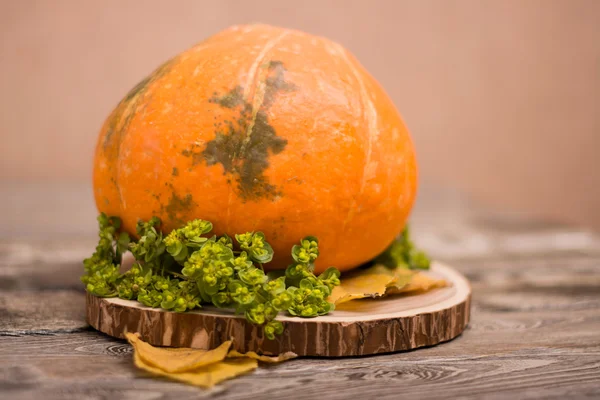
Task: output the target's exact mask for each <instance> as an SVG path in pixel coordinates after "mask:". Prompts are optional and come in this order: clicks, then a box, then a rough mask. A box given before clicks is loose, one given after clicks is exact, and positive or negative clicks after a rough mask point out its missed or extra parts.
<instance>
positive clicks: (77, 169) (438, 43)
mask: <svg viewBox="0 0 600 400" xmlns="http://www.w3.org/2000/svg"><path fill="white" fill-rule="evenodd" d="M247 22H265V23H270V24H275V25H281V26H286V27H291V28H297V29H301V30H305V31H308V32H311V33H314V34H318V35H324V36H328V37H330V38H332V39H334V40H337V41H339V42H341V43H342V44H343V45H345V46H346V47H347V48H349V49H350V50H351V51H352V52H354V53H355V55H356V56H357V57H358V58H359V60H361V62H362V63H363V64H364V65H365V66H366V67H367V69H368V70H369V71H371V73H372V74H373V75H374V76H375V77H376V78H377V79H378V80H379V81H380V82H381V83H382V84H383V86H384V87H385V88H386V89H387V91H388V93H389V94H390V96H391V97H392V99H393V100H394V102H395V103H396V105H397V106H398V108H399V110H400V111H401V113H402V114H403V115H404V117H405V119H406V121H407V124H408V126H409V128H410V129H411V131H412V134H413V137H414V139H415V142H416V145H417V150H418V152H419V159H420V162H421V174H422V178H423V180H425V181H427V182H433V184H437V185H446V186H452V187H456V188H459V189H463V190H466V191H468V192H469V193H471V194H473V195H474V196H475V197H479V198H481V199H484V200H486V201H488V202H490V203H492V204H495V205H496V206H497V207H502V208H503V209H523V210H529V211H533V212H535V213H539V214H543V215H546V216H550V217H555V218H560V219H565V220H570V221H574V222H577V223H581V224H586V225H593V226H595V227H597V228H598V227H600V164H599V163H598V161H597V157H598V153H599V152H600V0H598V1H595V0H587V1H584V0H576V1H569V0H564V1H558V0H556V1H553V0H547V1H529V0H511V1H500V0H498V1H476V0H464V1H443V0H438V1H393V0H390V1H375V0H369V1H305V2H301V1H293V2H292V1H256V0H255V1H168V2H167V1H143V2H142V1H117V0H113V1H102V2H92V1H76V0H73V1H50V0H48V1H37V2H36V1H9V0H0V61H1V62H0V112H1V118H0V135H1V139H2V140H1V143H2V156H1V157H0V182H1V181H5V182H6V181H10V182H13V183H14V181H41V180H43V181H49V182H64V181H82V182H88V181H89V179H90V174H91V158H92V154H93V147H94V144H95V140H96V134H97V131H98V130H99V128H100V125H101V123H102V121H103V119H104V118H105V116H106V115H107V114H108V113H109V111H110V110H111V108H112V107H113V106H114V105H115V104H116V103H117V101H118V100H119V99H120V97H121V96H122V95H123V94H124V93H125V92H126V91H127V90H128V89H129V88H130V87H131V86H133V85H134V84H135V83H137V81H139V80H140V79H141V78H142V77H143V76H144V75H145V74H146V73H148V72H149V71H150V70H152V69H153V68H154V67H155V66H157V65H158V64H159V63H160V62H161V61H163V60H165V59H166V58H167V57H169V56H171V55H173V54H175V53H177V52H179V51H181V50H184V49H185V48H187V47H189V46H191V45H192V44H194V43H195V42H198V41H200V40H202V39H203V38H205V37H207V36H209V35H211V34H213V33H215V32H217V31H219V30H221V29H223V28H225V27H227V26H229V25H232V24H238V23H247ZM4 187H5V188H6V187H10V186H6V185H5V186H4ZM5 190H6V189H5Z"/></svg>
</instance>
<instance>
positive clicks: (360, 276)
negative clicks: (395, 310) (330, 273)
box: [329, 265, 395, 305]
mask: <svg viewBox="0 0 600 400" xmlns="http://www.w3.org/2000/svg"><path fill="white" fill-rule="evenodd" d="M376 267H378V266H377V265H376V266H373V267H371V268H368V269H365V270H361V271H355V272H353V273H351V274H350V275H348V276H345V277H342V280H341V284H340V285H339V286H336V287H334V288H333V290H332V291H331V295H330V296H329V301H330V302H332V303H334V304H336V305H337V304H342V303H345V302H347V301H350V300H354V299H362V298H365V297H371V298H376V297H380V296H383V295H384V294H385V290H386V288H387V286H388V285H389V284H390V283H392V282H394V280H395V277H394V274H393V273H390V272H388V271H391V270H388V271H386V270H384V269H380V268H376ZM383 268H385V267H383Z"/></svg>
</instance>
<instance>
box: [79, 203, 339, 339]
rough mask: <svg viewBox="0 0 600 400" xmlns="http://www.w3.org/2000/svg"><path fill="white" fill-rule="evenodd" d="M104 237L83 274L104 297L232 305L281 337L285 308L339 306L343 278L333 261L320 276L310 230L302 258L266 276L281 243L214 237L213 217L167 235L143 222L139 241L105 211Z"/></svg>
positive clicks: (297, 253) (308, 313)
mask: <svg viewBox="0 0 600 400" xmlns="http://www.w3.org/2000/svg"><path fill="white" fill-rule="evenodd" d="M98 224H99V242H98V246H97V247H96V251H95V252H94V254H93V255H92V256H91V257H90V258H88V259H86V260H84V269H85V274H84V275H83V276H82V278H81V280H82V281H83V283H84V284H85V286H86V290H87V291H88V292H89V293H91V294H93V295H96V296H100V297H119V298H122V299H127V300H137V301H138V302H140V303H141V304H143V305H145V306H147V307H160V308H163V309H165V310H169V311H174V312H185V311H188V310H193V309H197V308H200V307H202V305H206V304H210V305H214V306H216V307H220V308H229V309H233V310H235V312H236V313H238V314H241V315H244V316H245V318H246V319H247V320H248V321H249V322H251V323H253V324H257V325H262V326H263V329H264V333H265V336H266V337H267V338H269V339H274V338H275V335H279V334H281V333H282V332H283V324H282V323H281V322H280V321H277V320H276V318H277V316H278V315H279V314H280V313H288V314H290V315H295V316H299V317H315V316H318V315H323V314H326V313H328V312H330V311H331V310H333V304H331V303H328V302H327V297H328V296H329V294H330V293H331V290H332V289H333V287H335V286H336V285H339V284H340V281H339V276H340V273H339V271H338V270H337V269H335V268H333V267H331V268H329V269H327V270H326V271H325V272H323V273H322V274H321V275H319V276H316V275H315V274H314V273H313V270H314V262H315V260H316V259H317V257H318V255H319V248H318V241H317V239H316V238H315V237H312V236H307V237H305V238H303V239H302V240H301V241H300V244H298V245H295V246H293V248H292V251H291V255H292V258H293V259H294V262H295V263H294V264H293V265H291V266H290V267H288V270H287V271H286V272H285V273H284V272H283V271H281V272H275V273H270V274H268V275H267V274H265V272H264V269H263V265H264V264H266V263H268V262H270V261H271V260H272V259H273V248H272V247H271V245H270V244H269V243H268V242H267V240H266V237H265V235H264V234H263V233H262V232H245V233H241V234H236V235H234V238H235V242H234V241H233V240H232V238H231V237H229V236H227V235H222V236H218V237H217V236H215V235H213V236H209V234H210V232H211V231H212V228H213V226H212V223H210V222H209V221H205V220H200V219H197V220H193V221H190V222H188V223H187V224H186V225H185V226H183V227H181V228H178V229H175V230H173V231H171V232H170V233H169V234H167V235H166V236H163V233H162V231H161V230H160V225H161V221H160V219H158V218H157V217H152V218H151V219H150V220H148V221H139V222H138V224H137V226H136V233H137V237H138V239H131V238H130V237H129V235H128V234H127V233H126V232H120V227H121V221H120V219H119V218H117V217H108V216H106V215H105V214H100V216H99V217H98ZM128 251H129V252H130V253H131V254H132V255H133V257H134V259H135V262H134V263H133V265H132V266H131V268H130V269H129V270H128V271H126V272H124V273H120V267H121V265H120V264H121V261H122V257H123V255H124V254H125V253H126V252H128Z"/></svg>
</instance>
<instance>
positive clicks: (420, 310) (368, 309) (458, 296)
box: [87, 262, 471, 357]
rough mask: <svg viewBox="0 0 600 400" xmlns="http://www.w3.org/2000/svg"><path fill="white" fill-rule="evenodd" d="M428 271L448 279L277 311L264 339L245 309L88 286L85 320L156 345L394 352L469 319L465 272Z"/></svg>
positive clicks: (454, 332)
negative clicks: (276, 327) (124, 295)
mask: <svg viewBox="0 0 600 400" xmlns="http://www.w3.org/2000/svg"><path fill="white" fill-rule="evenodd" d="M426 273H427V274H429V275H431V276H433V277H435V278H443V279H445V280H446V281H448V282H449V283H450V286H448V287H445V288H441V289H434V290H432V291H431V292H427V293H422V294H414V295H400V296H390V297H386V298H380V299H376V300H369V299H364V300H357V301H352V302H349V303H346V304H342V305H340V306H339V307H338V308H336V310H335V311H334V312H332V313H330V314H328V315H325V316H322V317H317V318H297V317H288V316H284V315H280V316H279V317H278V319H279V320H280V321H282V322H283V325H284V331H283V334H282V335H280V336H278V337H276V338H275V340H269V339H267V338H266V337H265V336H264V332H263V330H262V328H261V327H258V326H255V325H252V324H251V323H249V322H247V321H246V320H245V319H244V317H243V316H236V315H234V314H233V312H229V311H227V310H222V309H216V308H213V307H204V308H203V309H202V310H200V311H191V312H186V313H174V312H169V311H164V310H161V309H155V308H149V307H145V306H143V305H141V304H140V303H138V302H136V301H130V300H122V299H117V298H110V299H106V298H100V297H96V296H93V295H90V294H88V295H87V320H88V323H89V324H90V325H91V326H93V327H94V328H95V329H97V330H99V331H101V332H104V333H106V334H108V335H110V336H113V337H117V338H124V333H125V332H138V333H139V334H140V335H141V338H142V339H143V340H144V341H146V342H148V343H150V344H152V345H155V346H170V347H193V348H201V349H211V348H214V347H216V346H218V345H219V344H221V343H222V342H224V341H226V340H229V339H231V338H233V340H234V342H233V347H234V348H235V349H236V350H238V351H240V352H247V351H255V352H257V353H261V354H266V355H276V354H280V353H283V352H286V351H293V352H294V353H296V354H298V355H299V356H322V357H343V356H362V355H372V354H379V353H389V352H397V351H403V350H411V349H416V348H418V347H423V346H432V345H435V344H438V343H441V342H445V341H448V340H451V339H454V338H455V337H456V336H458V335H460V334H461V333H462V331H463V330H464V329H465V327H466V326H467V324H468V322H469V315H470V304H471V287H470V285H469V282H468V281H467V279H466V278H465V277H464V276H462V275H461V274H460V273H458V272H457V271H455V270H454V269H452V268H450V267H448V266H446V265H443V264H441V263H438V262H434V263H433V264H432V267H431V269H430V271H427V272H426ZM350 305H351V306H350Z"/></svg>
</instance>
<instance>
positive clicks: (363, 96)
mask: <svg viewBox="0 0 600 400" xmlns="http://www.w3.org/2000/svg"><path fill="white" fill-rule="evenodd" d="M332 50H334V52H335V53H336V54H338V55H340V56H341V58H342V59H343V60H344V62H345V63H346V65H347V66H348V68H349V69H350V71H352V74H353V75H354V78H355V79H356V81H357V82H358V86H359V88H360V96H359V98H360V103H361V105H362V113H363V115H364V118H365V119H366V122H367V127H368V138H367V151H366V155H365V157H366V159H365V165H364V167H363V170H362V177H361V179H360V189H359V192H358V194H356V196H354V197H353V199H352V202H351V203H350V208H349V209H348V214H347V215H346V218H345V219H344V223H343V225H342V231H344V232H345V231H346V226H347V225H348V224H349V223H350V222H351V221H352V219H353V218H354V214H355V208H356V199H357V198H358V197H359V196H361V195H362V194H363V192H364V190H365V186H366V177H367V175H366V170H367V168H368V167H369V165H370V163H371V153H372V151H373V133H374V132H375V131H376V130H377V115H376V113H375V112H374V107H373V103H372V101H371V99H370V98H369V95H368V93H367V88H366V86H365V82H364V81H363V79H362V77H361V75H360V73H359V71H358V70H357V69H356V67H355V66H354V64H353V63H352V61H351V60H350V59H349V58H348V56H347V55H346V50H344V48H343V47H342V46H341V45H340V44H338V43H333V47H332ZM367 110H368V112H367ZM374 117H375V118H374Z"/></svg>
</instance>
